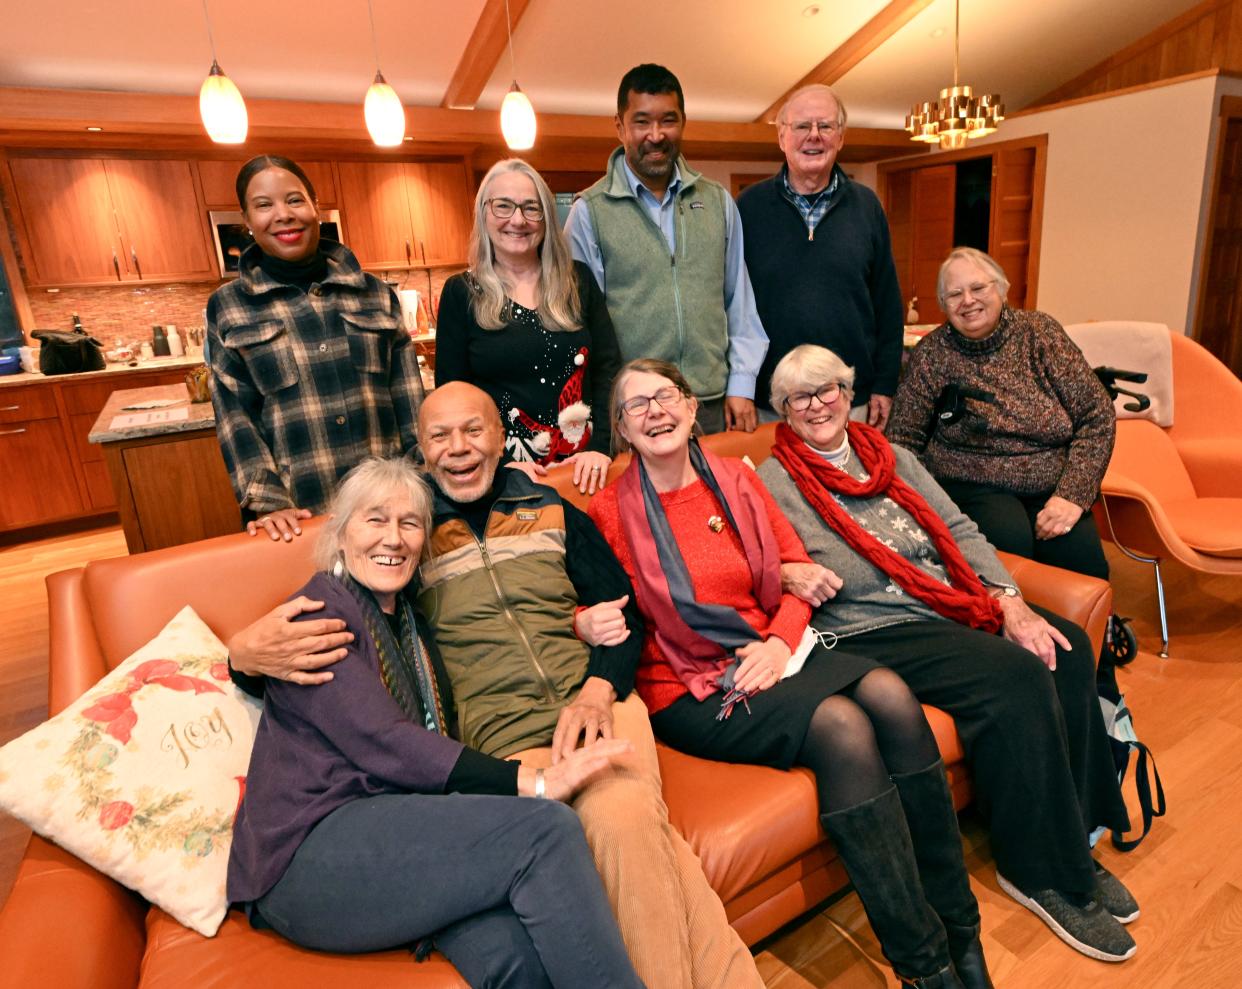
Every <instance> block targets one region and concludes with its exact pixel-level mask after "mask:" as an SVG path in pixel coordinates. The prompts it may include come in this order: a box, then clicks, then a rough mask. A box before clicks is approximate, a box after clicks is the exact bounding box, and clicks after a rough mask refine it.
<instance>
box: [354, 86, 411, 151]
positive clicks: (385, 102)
mask: <svg viewBox="0 0 1242 989" xmlns="http://www.w3.org/2000/svg"><path fill="white" fill-rule="evenodd" d="M363 114H364V115H365V116H366V120H367V131H368V132H369V133H370V135H371V140H372V141H374V142H375V143H376V144H377V145H378V146H379V147H381V148H395V147H397V146H398V145H400V144H401V142H402V141H404V140H405V107H403V106H402V105H401V98H400V97H399V96H397V91H396V90H395V89H393V88H392V87H391V86H390V85H388V83H387V82H385V81H384V74H383V73H382V72H379V71H377V72H376V73H375V81H374V82H373V83H371V88H370V89H368V90H367V98H366V102H365V103H364V104H363Z"/></svg>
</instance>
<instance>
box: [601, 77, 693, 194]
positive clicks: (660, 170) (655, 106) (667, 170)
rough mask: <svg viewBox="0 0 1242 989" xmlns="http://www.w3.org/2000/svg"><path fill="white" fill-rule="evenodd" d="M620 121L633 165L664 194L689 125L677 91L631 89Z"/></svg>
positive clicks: (620, 134)
mask: <svg viewBox="0 0 1242 989" xmlns="http://www.w3.org/2000/svg"><path fill="white" fill-rule="evenodd" d="M616 124H617V137H619V138H620V139H621V144H622V145H623V146H624V147H625V160H626V161H627V162H629V165H630V168H632V169H633V170H634V174H635V175H637V176H638V177H639V179H641V180H642V183H643V184H644V185H645V186H647V187H648V188H649V189H651V190H652V191H653V192H658V193H660V194H661V195H662V194H663V193H664V190H665V189H666V188H668V183H669V180H670V179H671V178H672V175H673V166H674V165H675V164H676V163H677V156H678V155H679V154H681V132H682V129H683V128H684V127H685V126H686V117H685V114H683V113H682V112H681V108H680V107H679V106H678V105H677V94H676V93H636V92H634V90H632V89H631V90H630V92H629V96H628V97H627V99H626V104H625V112H624V113H622V114H621V115H619V116H618V117H616Z"/></svg>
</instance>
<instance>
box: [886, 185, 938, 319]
mask: <svg viewBox="0 0 1242 989" xmlns="http://www.w3.org/2000/svg"><path fill="white" fill-rule="evenodd" d="M913 175H914V172H912V171H903V172H894V173H893V174H891V175H889V176H888V177H887V181H886V182H885V183H884V189H883V195H884V214H885V216H886V217H887V218H888V233H889V240H890V241H891V242H892V245H893V263H894V264H895V265H896V267H897V283H898V284H899V285H900V286H901V299H902V302H904V303H906V304H907V305H908V304H909V302H910V300H911V298H913V297H914V296H915V295H916V294H917V293H916V292H915V291H914V269H913V258H914V254H913V238H914V198H913V190H912V188H911V178H912V177H913ZM930 304H932V305H934V304H935V300H934V299H933V300H930ZM922 305H923V300H922V299H921V298H920V299H919V305H918V308H919V319H920V321H921V320H922V319H923V311H922ZM903 311H904V310H903Z"/></svg>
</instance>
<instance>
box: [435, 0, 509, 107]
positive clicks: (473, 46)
mask: <svg viewBox="0 0 1242 989" xmlns="http://www.w3.org/2000/svg"><path fill="white" fill-rule="evenodd" d="M529 5H530V0H509V14H510V16H511V17H512V18H513V27H514V28H515V29H516V28H517V26H518V21H520V20H521V19H522V15H523V14H524V13H526V8H527V7H528V6H529ZM508 43H509V28H508V24H507V23H506V19H505V0H485V2H484V4H483V10H482V11H481V12H480V13H479V20H478V23H477V24H475V26H474V31H473V32H472V33H471V35H470V40H469V41H467V42H466V48H465V50H464V51H463V52H462V53H461V60H460V61H459V62H458V63H457V68H455V69H454V70H453V78H452V79H450V80H449V84H448V89H446V90H445V91H444V99H443V100H441V101H440V106H442V107H444V108H446V109H451V110H473V109H474V105H475V103H476V102H478V99H479V97H480V96H481V95H483V87H484V86H486V85H487V80H488V79H490V78H491V77H492V73H493V72H495V71H496V66H497V65H498V64H499V63H500V59H501V58H502V57H503V56H504V52H505V48H506V47H508Z"/></svg>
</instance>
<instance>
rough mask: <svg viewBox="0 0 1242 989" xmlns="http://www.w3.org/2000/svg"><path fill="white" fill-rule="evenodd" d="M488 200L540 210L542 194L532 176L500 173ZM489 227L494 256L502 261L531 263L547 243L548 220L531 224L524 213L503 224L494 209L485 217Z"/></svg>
mask: <svg viewBox="0 0 1242 989" xmlns="http://www.w3.org/2000/svg"><path fill="white" fill-rule="evenodd" d="M484 198H486V199H507V200H508V201H509V202H511V203H513V204H514V205H515V206H525V205H528V204H530V205H534V206H539V205H540V202H539V192H538V190H537V189H536V188H535V183H534V182H532V181H531V180H530V176H528V175H523V174H522V173H521V172H500V173H499V174H497V175H496V176H495V177H494V178H493V179H492V181H491V182H490V183H488V187H487V194H486V196H485V197H484ZM483 216H484V219H485V222H486V224H487V238H488V240H490V241H491V242H492V252H493V254H494V256H495V257H496V258H497V259H498V260H500V261H502V262H503V261H505V260H510V259H511V260H513V261H524V262H527V263H529V262H530V261H531V260H532V259H533V258H534V257H535V256H536V255H537V254H538V252H539V245H541V244H542V243H543V235H544V229H545V222H546V219H545V220H528V219H526V217H525V216H523V215H522V211H521V210H520V209H515V210H514V211H513V215H512V216H510V217H506V218H505V219H503V220H501V219H498V218H497V217H496V215H495V214H493V213H492V210H491V207H490V206H488V207H487V208H485V210H484V213H483Z"/></svg>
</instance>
